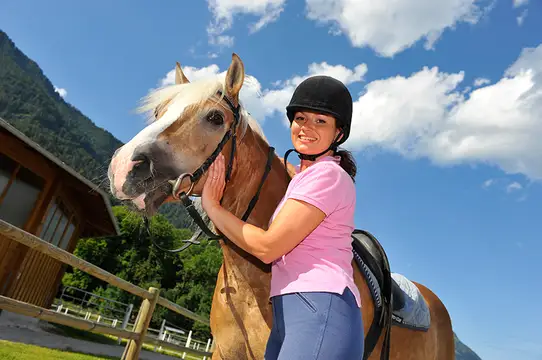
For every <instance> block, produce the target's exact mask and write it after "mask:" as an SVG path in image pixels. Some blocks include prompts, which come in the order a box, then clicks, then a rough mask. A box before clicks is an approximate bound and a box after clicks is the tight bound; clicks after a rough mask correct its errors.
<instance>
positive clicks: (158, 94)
mask: <svg viewBox="0 0 542 360" xmlns="http://www.w3.org/2000/svg"><path fill="white" fill-rule="evenodd" d="M224 81H225V77H224V76H221V75H216V76H213V77H210V78H204V79H200V80H196V81H194V82H189V83H185V84H173V85H167V86H164V87H161V88H157V89H154V90H151V91H150V92H149V93H148V94H147V95H146V96H145V97H143V98H142V99H141V105H140V106H139V107H138V108H137V109H136V111H137V112H138V113H144V114H145V113H146V117H147V122H148V123H152V122H154V121H155V118H154V110H155V109H157V108H158V107H159V106H161V105H162V104H166V103H169V104H168V105H169V106H171V107H173V106H174V105H175V104H176V103H177V102H182V103H184V104H191V105H195V106H198V105H202V104H203V103H204V102H206V101H208V100H209V98H211V97H212V96H214V95H216V93H217V92H218V91H221V92H222V94H225V93H226V91H225V84H224ZM248 82H250V78H245V81H244V83H245V84H246V83H248ZM222 96H223V95H222ZM221 100H222V97H219V98H218V99H217V103H218V102H219V101H221ZM240 106H241V111H240V115H241V116H240V123H239V130H240V132H241V134H240V135H241V136H240V140H242V138H243V136H244V135H245V133H246V129H247V127H249V128H250V129H251V130H252V131H254V132H255V133H256V134H258V135H259V136H261V138H262V139H263V140H265V142H267V143H268V140H267V138H266V137H265V134H264V132H263V129H262V127H261V126H260V124H259V123H258V121H256V119H254V118H253V117H252V116H251V115H250V114H249V113H248V111H247V110H246V109H245V107H244V106H243V103H242V101H240ZM180 115H181V114H179V116H180Z"/></svg>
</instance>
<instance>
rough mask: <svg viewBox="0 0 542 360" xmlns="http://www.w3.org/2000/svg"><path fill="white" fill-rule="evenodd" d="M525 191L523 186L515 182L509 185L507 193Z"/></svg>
mask: <svg viewBox="0 0 542 360" xmlns="http://www.w3.org/2000/svg"><path fill="white" fill-rule="evenodd" d="M521 189H523V186H522V185H521V184H520V183H518V182H517V181H514V182H513V183H511V184H509V185H508V186H507V187H506V192H508V193H509V192H512V191H514V190H521Z"/></svg>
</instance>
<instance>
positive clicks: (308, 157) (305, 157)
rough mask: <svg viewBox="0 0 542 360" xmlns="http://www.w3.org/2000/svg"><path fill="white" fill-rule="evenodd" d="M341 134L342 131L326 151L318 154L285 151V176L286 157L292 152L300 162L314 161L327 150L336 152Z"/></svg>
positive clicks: (325, 151)
mask: <svg viewBox="0 0 542 360" xmlns="http://www.w3.org/2000/svg"><path fill="white" fill-rule="evenodd" d="M341 134H343V130H342V129H341V131H340V132H339V134H338V135H337V137H336V138H335V140H334V141H333V142H332V143H331V145H329V147H328V148H327V149H325V150H324V151H322V152H320V153H318V154H310V155H309V154H303V153H301V152H299V151H297V150H296V149H295V148H293V149H290V150H288V151H286V154H284V167H285V168H286V174H287V175H288V166H287V162H286V159H288V156H289V155H290V153H292V151H295V152H296V153H297V154H298V155H297V156H298V157H299V158H300V159H301V160H308V161H316V159H317V158H318V157H320V156H322V155H324V154H325V153H327V152H328V151H329V150H333V153H336V152H337V148H338V147H339V143H338V139H339V137H340V136H341Z"/></svg>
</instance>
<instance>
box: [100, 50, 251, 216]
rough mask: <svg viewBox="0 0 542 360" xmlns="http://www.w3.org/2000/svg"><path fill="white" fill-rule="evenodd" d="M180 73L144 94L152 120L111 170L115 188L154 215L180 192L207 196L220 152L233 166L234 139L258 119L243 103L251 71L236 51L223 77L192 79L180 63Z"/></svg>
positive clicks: (124, 148)
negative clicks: (209, 173)
mask: <svg viewBox="0 0 542 360" xmlns="http://www.w3.org/2000/svg"><path fill="white" fill-rule="evenodd" d="M175 72H176V74H175V84H173V85H170V86H166V87H163V88H160V89H157V90H155V91H152V92H151V93H149V94H148V95H147V96H146V97H145V98H144V99H143V104H142V106H141V107H140V108H139V111H140V112H146V113H148V115H149V124H148V125H147V126H146V127H145V128H144V129H143V130H141V131H140V132H139V133H138V134H137V135H136V136H135V137H134V138H133V139H131V140H130V141H129V142H128V143H126V144H125V145H123V146H122V147H121V148H119V149H118V150H117V151H116V152H115V154H114V155H113V157H112V159H111V162H110V164H109V169H108V177H109V180H110V184H111V185H110V186H111V193H112V194H113V195H114V196H115V197H116V198H118V199H120V200H129V201H132V202H133V203H134V204H135V205H136V207H137V208H138V209H139V210H141V211H143V212H145V213H146V214H148V215H152V214H153V213H155V212H156V211H157V209H158V207H160V205H161V204H163V203H165V202H170V201H175V200H176V196H175V195H176V193H177V194H178V193H180V192H183V191H184V192H185V193H187V194H189V195H191V196H199V195H201V191H202V189H203V184H205V179H206V176H207V173H206V171H205V170H206V169H207V168H208V166H209V165H210V163H211V162H212V161H213V160H214V158H215V157H216V155H218V153H219V152H223V154H224V156H225V160H226V164H230V170H231V164H232V161H231V160H233V159H232V158H231V157H232V155H233V152H232V151H231V147H232V144H233V143H234V142H235V140H236V137H237V136H240V137H242V136H243V134H244V133H245V131H246V129H247V126H248V125H249V122H252V123H254V121H253V120H252V118H251V117H250V116H249V115H248V113H246V111H245V110H244V109H243V108H242V107H241V105H240V101H239V92H240V90H241V87H242V85H243V82H244V78H245V71H244V65H243V62H242V61H241V59H240V58H239V57H238V56H237V55H236V54H233V55H232V61H231V64H230V66H229V68H228V70H227V72H226V75H225V76H222V77H221V76H217V77H214V78H211V79H203V80H198V81H195V82H190V81H189V80H188V79H187V77H186V75H185V74H184V73H183V71H182V69H181V67H180V65H179V63H177V64H176V69H175ZM231 139H233V141H232V140H231ZM228 150H230V151H228ZM185 175H186V176H185Z"/></svg>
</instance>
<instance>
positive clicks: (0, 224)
mask: <svg viewBox="0 0 542 360" xmlns="http://www.w3.org/2000/svg"><path fill="white" fill-rule="evenodd" d="M0 234H2V235H4V236H5V237H7V238H9V239H11V240H13V241H16V242H18V243H20V244H23V245H26V246H28V247H29V248H31V249H34V250H36V251H39V252H41V253H44V254H46V255H48V256H50V257H52V258H53V259H56V260H58V261H60V262H63V263H64V264H68V265H70V266H72V267H74V268H77V269H79V270H81V271H84V272H86V273H87V274H90V275H92V276H94V277H96V278H98V279H100V280H103V281H105V282H107V283H109V284H111V285H113V286H116V287H118V288H120V289H122V290H125V291H128V292H129V293H132V294H134V295H137V296H139V297H142V298H144V299H151V298H152V296H153V295H152V294H151V293H150V292H148V291H147V290H145V289H142V288H140V287H139V286H136V285H133V284H131V283H129V282H128V281H125V280H122V279H121V278H118V277H116V276H115V275H113V274H111V273H110V272H107V271H105V270H103V269H101V268H99V267H98V266H96V265H94V264H91V263H89V262H88V261H85V260H83V259H80V258H78V257H77V256H75V255H73V254H70V253H69V252H67V251H65V250H62V249H61V248H59V247H56V246H54V245H52V244H49V243H48V242H46V241H43V240H41V239H40V238H38V237H37V236H35V235H32V234H30V233H27V232H26V231H23V230H21V229H19V228H18V227H16V226H13V225H11V224H10V223H7V222H5V221H4V220H0Z"/></svg>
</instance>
